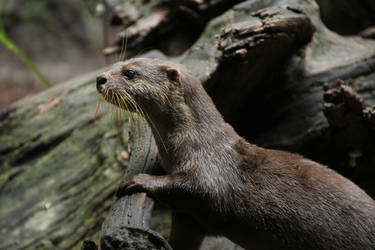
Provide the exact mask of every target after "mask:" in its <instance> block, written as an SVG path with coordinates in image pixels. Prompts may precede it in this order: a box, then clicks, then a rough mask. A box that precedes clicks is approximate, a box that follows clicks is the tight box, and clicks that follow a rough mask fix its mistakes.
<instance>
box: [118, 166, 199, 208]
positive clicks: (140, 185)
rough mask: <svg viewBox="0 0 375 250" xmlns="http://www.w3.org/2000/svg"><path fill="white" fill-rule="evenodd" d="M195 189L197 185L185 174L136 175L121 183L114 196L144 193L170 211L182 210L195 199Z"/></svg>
mask: <svg viewBox="0 0 375 250" xmlns="http://www.w3.org/2000/svg"><path fill="white" fill-rule="evenodd" d="M196 189H197V183H195V184H194V183H192V180H190V179H189V178H188V176H187V175H186V173H181V172H179V173H174V174H169V175H162V176H152V175H148V174H137V175H135V176H133V177H131V178H130V179H128V180H125V181H124V182H122V183H121V184H120V186H119V188H118V190H117V194H116V195H117V197H121V196H124V195H129V194H133V193H139V192H145V193H147V195H148V196H150V197H152V198H154V199H156V200H158V201H161V202H163V203H166V204H167V205H169V206H171V208H172V209H177V210H181V209H182V210H184V208H186V206H187V205H189V203H191V202H194V200H195V199H196V198H197V197H195V195H194V194H193V193H195V192H194V191H195V190H196ZM190 206H191V205H190Z"/></svg>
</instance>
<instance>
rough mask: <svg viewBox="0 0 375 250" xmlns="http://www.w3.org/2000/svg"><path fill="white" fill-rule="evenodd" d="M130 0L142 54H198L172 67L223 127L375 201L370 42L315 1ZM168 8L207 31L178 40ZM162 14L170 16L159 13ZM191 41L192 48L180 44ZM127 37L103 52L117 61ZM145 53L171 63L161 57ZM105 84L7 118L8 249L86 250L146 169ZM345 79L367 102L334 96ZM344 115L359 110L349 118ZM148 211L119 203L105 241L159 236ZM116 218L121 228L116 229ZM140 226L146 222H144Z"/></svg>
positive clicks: (57, 92) (130, 21) (3, 245)
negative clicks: (208, 100)
mask: <svg viewBox="0 0 375 250" xmlns="http://www.w3.org/2000/svg"><path fill="white" fill-rule="evenodd" d="M118 2H123V1H120V0H119V1H118ZM125 2H126V4H128V5H127V6H130V5H133V7H134V6H136V7H137V8H133V10H134V9H135V11H136V12H134V13H135V14H126V12H125V10H126V9H125V8H123V9H122V11H123V12H122V16H121V15H120V14H119V13H118V12H117V21H119V20H122V22H124V23H125V24H124V25H125V27H127V28H128V30H129V29H130V30H132V29H133V31H132V32H133V33H132V38H131V37H128V39H129V41H128V48H129V50H130V51H133V52H132V53H133V54H135V53H137V52H138V51H137V50H138V48H142V47H145V46H148V45H150V44H155V45H156V46H155V47H156V48H159V49H161V50H162V51H164V52H168V54H169V55H175V54H180V53H181V52H182V51H185V49H186V48H188V47H190V46H191V47H190V48H189V49H188V50H186V51H185V52H184V53H183V54H181V56H179V57H177V58H168V57H167V59H169V60H175V61H178V62H180V63H182V64H184V65H186V66H187V67H188V68H189V69H191V70H192V71H193V73H194V74H195V75H197V76H198V77H199V79H200V80H202V83H203V85H204V87H205V88H206V90H207V91H208V93H209V94H210V95H211V96H212V98H213V99H214V101H215V103H216V105H217V107H218V108H219V110H220V111H221V112H222V114H223V115H224V118H225V119H226V120H227V121H228V122H230V123H231V124H232V125H233V126H234V127H235V129H236V130H237V131H238V132H239V133H240V134H241V135H243V136H244V137H246V138H247V139H248V140H249V141H251V142H253V143H257V144H258V145H261V146H266V147H271V148H279V149H283V150H288V151H294V152H298V153H301V154H304V155H306V156H308V157H310V158H312V159H313V160H316V161H319V162H322V163H326V164H328V165H329V166H330V167H332V168H334V169H336V170H338V171H340V172H341V173H343V174H345V175H346V176H348V177H350V178H351V179H353V180H354V181H355V182H356V183H357V184H359V185H360V186H361V187H362V188H364V189H365V190H366V191H367V192H368V193H370V194H371V195H373V196H374V195H375V185H374V184H373V182H371V181H370V180H371V179H372V180H373V178H374V176H375V173H374V171H375V170H374V168H373V167H371V166H373V165H374V163H375V159H374V158H375V157H374V156H373V155H374V148H375V147H374V145H373V142H374V140H373V136H374V123H375V122H374V111H373V109H371V108H370V105H373V104H374V103H375V91H374V90H375V42H374V41H373V40H370V39H363V38H360V37H342V36H340V35H338V34H336V33H333V32H331V31H330V30H328V29H327V28H326V27H325V26H324V24H323V23H322V22H321V20H320V17H319V9H318V6H317V5H316V3H315V2H314V1H304V0H293V1H292V0H270V1H261V0H255V1H254V0H249V1H241V3H238V4H237V5H234V4H235V3H236V2H240V1H229V2H228V5H220V2H224V1H212V2H215V4H218V5H217V6H215V5H214V4H213V5H207V2H208V1H193V0H191V1H150V3H149V4H148V5H145V6H144V8H143V7H142V6H141V5H139V3H138V1H135V0H134V1H125ZM155 2H156V3H155ZM172 3H173V5H171V4H172ZM137 4H138V5H137ZM176 4H177V5H178V6H177V7H176ZM233 5H234V6H233ZM358 5H360V3H358ZM155 6H158V7H155ZM218 6H220V7H218ZM210 8H212V9H210ZM227 8H230V9H228V10H227V11H225V12H224V10H225V9H227ZM264 8H266V9H264ZM181 9H182V10H181ZM215 9H216V11H213V10H215ZM260 9H262V10H260ZM118 10H119V9H118ZM171 10H173V11H183V12H184V13H185V15H188V16H189V21H187V23H189V24H191V23H190V22H197V23H199V24H200V25H201V26H196V27H197V28H196V29H197V30H194V31H193V32H186V34H184V35H183V36H182V37H183V39H181V37H180V38H178V36H177V37H176V36H175V35H173V36H169V34H172V33H173V34H180V33H181V26H179V25H182V24H181V19H180V17H181V16H180V15H179V14H178V15H176V14H174V15H169V14H170V13H172V12H173V11H171ZM163 11H164V12H166V13H168V15H165V14H163V15H165V16H158V15H161V13H163ZM137 13H138V14H137ZM178 13H181V12H178ZM207 13H210V14H207ZM151 17H153V19H150V18H151ZM156 17H158V18H156ZM124 20H125V21H124ZM186 20H187V19H186ZM194 27H195V26H194ZM313 27H314V28H313ZM161 30H163V31H165V33H163V35H161V36H160V38H158V36H156V35H155V34H157V33H158V32H159V31H161ZM314 30H315V33H314V34H313V31H314ZM138 31H143V33H142V32H138ZM146 31H147V32H146ZM198 31H199V32H198ZM129 32H130V31H129ZM182 33H184V32H182ZM140 34H142V36H139V35H140ZM137 35H138V37H136V36H137ZM185 35H186V36H189V39H188V42H187V43H184V44H183V45H181V44H179V43H180V42H181V40H184V37H185ZM129 36H130V35H129ZM311 36H312V38H311ZM120 40H121V39H120ZM120 40H117V41H116V43H115V45H114V47H112V51H109V49H108V50H106V52H111V53H115V52H119V51H120V50H121V46H120V47H119V41H120ZM163 40H164V41H166V42H165V43H164V45H161V44H162V41H163ZM192 44H193V45H192ZM116 46H117V47H116ZM163 46H165V47H163ZM162 47H163V48H162ZM176 47H177V48H178V49H173V48H176ZM119 48H120V49H119ZM146 56H147V55H146ZM148 56H153V57H164V58H165V56H163V55H161V54H160V53H157V52H150V53H149V54H148ZM100 71H102V70H100ZM96 75H97V72H94V73H92V74H89V75H88V76H84V77H82V78H80V79H76V80H73V81H71V82H69V83H66V84H63V85H59V86H57V87H54V88H52V89H51V90H48V91H45V92H44V93H41V94H39V95H36V96H34V97H32V98H29V99H26V100H23V101H21V102H19V103H16V104H14V105H12V106H10V107H8V108H7V109H5V110H3V111H2V112H1V114H0V138H1V144H0V204H1V205H0V208H1V209H0V228H1V234H0V240H1V241H0V249H35V248H38V247H39V248H53V247H56V248H58V249H70V248H72V247H73V246H76V247H77V246H78V245H79V242H80V241H81V240H82V238H84V237H86V236H93V235H94V234H95V233H96V232H98V231H99V225H100V223H101V222H102V221H103V218H104V216H105V211H107V210H108V209H109V207H110V203H111V201H112V200H113V198H112V197H113V194H114V191H115V190H116V188H117V185H118V184H119V183H120V181H121V178H122V175H123V172H124V171H125V169H126V168H127V167H128V166H129V165H130V166H131V167H130V169H132V171H134V172H133V173H136V172H139V171H141V170H142V169H141V167H139V166H143V165H142V164H139V162H138V163H135V162H136V161H134V160H131V163H129V159H128V158H129V157H128V156H129V151H128V150H127V148H128V147H127V146H128V130H129V126H128V120H127V116H126V115H124V117H122V118H120V119H118V121H117V126H115V125H114V122H113V118H111V115H110V113H111V112H99V115H98V116H94V113H95V106H96V102H97V94H96V90H95V85H94V79H95V76H96ZM338 78H340V79H343V80H345V82H346V83H347V84H348V85H350V86H351V87H352V88H353V89H354V91H357V93H359V94H360V96H361V98H357V96H356V95H355V94H348V93H351V92H350V91H348V90H346V89H345V88H342V87H337V88H334V89H332V87H333V86H334V85H335V84H336V80H337V79H338ZM325 82H328V87H326V88H325V90H324V88H323V85H324V83H325ZM343 89H344V90H343ZM324 91H325V92H324ZM324 93H325V98H324V99H323V95H324ZM347 100H349V101H347ZM350 100H354V101H355V103H356V104H354V105H353V104H352V102H351V101H350ZM323 101H324V106H323V105H322V103H323ZM347 103H349V104H347ZM341 104H342V105H341ZM323 107H324V112H323ZM342 107H344V109H345V110H349V111H350V112H349V111H348V112H342V110H343V108H342ZM353 107H354V108H353ZM358 107H359V108H358ZM108 109H109V110H111V109H113V108H112V107H109V108H108ZM342 114H349V115H348V116H343V115H342ZM325 115H326V116H327V118H328V120H327V119H326V116H325ZM343 120H344V121H348V122H347V123H345V124H343V123H342V121H343ZM350 121H353V122H350ZM357 128H359V129H357ZM358 130H359V131H361V133H360V134H361V136H360V140H354V139H355V138H353V136H351V134H352V133H354V132H358V133H359V131H358ZM353 131H354V132H353ZM138 132H139V131H138ZM138 132H137V133H138ZM362 132H363V133H362ZM137 133H136V136H135V137H137V136H140V135H143V136H146V137H143V139H142V140H140V139H136V141H135V144H137V143H139V142H141V141H144V140H145V141H149V142H151V141H152V136H151V134H150V133H149V131H148V132H147V133H142V134H137ZM343 137H347V138H348V139H347V140H342V138H343ZM350 138H353V139H350ZM141 145H143V144H141ZM145 146H147V145H145ZM153 152H154V151H153ZM131 154H132V153H131ZM132 157H135V156H134V154H132V156H131V158H132ZM137 157H140V158H137V159H138V160H139V159H143V160H140V161H141V162H142V163H143V161H145V160H146V159H150V158H148V157H149V156H148V157H146V156H145V155H143V154H142V153H140V154H138V156H137ZM142 157H143V158H142ZM152 159H155V158H152ZM144 163H146V162H144ZM148 163H149V165H148V166H149V167H150V168H152V166H154V165H155V164H154V163H155V162H154V161H153V160H152V161H148ZM129 202H130V203H132V204H143V205H142V206H143V210H139V211H138V212H139V214H138V215H139V216H141V217H137V218H138V219H137V220H129V219H128V218H126V217H125V218H123V217H121V216H117V215H116V214H115V213H114V212H113V211H114V210H116V209H117V208H119V209H120V210H121V211H124V212H125V213H126V214H129V213H133V212H134V209H130V210H126V209H127V207H126V206H124V204H129ZM134 202H141V203H134ZM151 208H152V202H151V201H150V200H149V199H148V198H145V196H144V195H142V194H139V195H133V196H130V197H125V198H123V199H120V200H118V201H115V202H114V203H113V205H112V212H110V214H109V217H107V218H108V219H107V222H106V223H107V224H105V225H104V226H103V232H102V239H104V238H105V235H106V232H108V230H109V229H110V230H112V229H113V228H121V227H123V225H124V224H121V223H128V224H135V225H137V224H138V226H139V227H141V228H142V229H143V231H142V232H146V235H147V237H148V236H150V235H152V232H151V231H148V222H147V221H148V218H149V217H150V211H151ZM133 215H134V216H135V214H133ZM113 216H115V217H113ZM116 217H117V218H120V217H121V219H119V221H117V222H116V221H114V220H113V218H116ZM111 218H112V219H111ZM140 218H143V219H146V220H145V223H144V224H142V225H140V221H142V219H140ZM108 221H112V222H111V223H109V224H108ZM108 225H110V226H108ZM139 227H138V228H139ZM110 230H109V231H110ZM131 230H132V229H131ZM135 231H137V230H135ZM111 232H113V231H111ZM137 232H139V230H138V231H137ZM148 232H151V233H150V234H149V233H148ZM209 242H210V243H209ZM205 243H206V244H204V246H203V247H202V249H208V248H209V247H210V246H216V247H217V248H216V249H235V248H236V246H234V245H233V244H232V243H230V242H228V241H226V240H223V239H219V240H212V239H207V240H206V241H205Z"/></svg>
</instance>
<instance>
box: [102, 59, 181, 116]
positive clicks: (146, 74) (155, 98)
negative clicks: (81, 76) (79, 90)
mask: <svg viewBox="0 0 375 250" xmlns="http://www.w3.org/2000/svg"><path fill="white" fill-rule="evenodd" d="M174 66H176V65H175V64H172V63H169V62H166V61H162V60H157V59H147V58H137V59H132V60H129V61H126V62H119V63H116V64H114V65H113V66H112V67H111V69H110V70H108V71H106V72H104V73H102V74H100V75H99V76H98V77H97V78H96V87H97V90H98V92H99V93H101V94H102V95H103V97H104V98H105V100H106V101H108V102H110V103H112V104H114V105H116V106H118V107H120V108H122V109H125V110H128V111H132V112H139V113H143V112H147V113H150V112H160V111H163V110H165V109H167V108H170V106H171V105H174V104H176V103H178V102H179V101H182V100H183V90H182V86H181V75H180V70H179V69H178V67H174Z"/></svg>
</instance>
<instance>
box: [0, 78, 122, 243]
mask: <svg viewBox="0 0 375 250" xmlns="http://www.w3.org/2000/svg"><path fill="white" fill-rule="evenodd" d="M95 77H96V73H91V74H89V75H87V76H84V77H81V78H78V79H74V80H72V81H70V82H68V83H66V84H62V85H60V86H58V87H54V88H52V89H51V90H48V91H45V92H43V93H41V94H39V95H36V96H34V97H33V98H29V99H25V100H22V101H21V102H19V103H16V104H14V105H12V106H10V107H8V108H7V109H5V110H3V111H2V112H1V115H0V117H1V122H0V138H1V143H0V228H1V234H0V249H37V248H41V249H46V248H47V249H51V248H58V249H70V248H72V247H73V246H74V245H76V244H78V243H80V241H81V240H82V238H84V237H85V236H86V235H90V234H93V233H94V232H97V231H98V229H99V228H98V225H99V224H100V223H101V222H102V221H103V219H104V218H103V216H104V212H105V211H106V210H107V209H108V208H109V206H110V205H111V197H112V195H113V193H114V191H115V188H116V185H114V183H118V182H119V181H120V180H121V178H122V175H123V172H124V170H125V168H126V166H127V161H128V159H127V152H126V151H124V148H126V145H127V132H126V130H127V127H128V123H127V119H121V120H119V127H117V126H115V125H114V122H113V121H114V117H113V116H111V112H100V113H99V115H98V116H96V117H95V116H94V114H95V108H96V103H97V100H98V96H97V93H96V89H95V84H94V79H95Z"/></svg>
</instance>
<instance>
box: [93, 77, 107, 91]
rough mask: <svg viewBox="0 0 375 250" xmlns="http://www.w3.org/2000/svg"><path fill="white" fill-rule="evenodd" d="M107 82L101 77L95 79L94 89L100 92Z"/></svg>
mask: <svg viewBox="0 0 375 250" xmlns="http://www.w3.org/2000/svg"><path fill="white" fill-rule="evenodd" d="M106 82H107V78H105V77H103V76H98V77H97V78H96V88H97V89H98V90H100V89H101V88H102V86H103V85H104V84H105V83H106Z"/></svg>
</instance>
